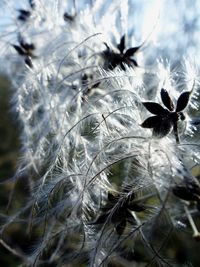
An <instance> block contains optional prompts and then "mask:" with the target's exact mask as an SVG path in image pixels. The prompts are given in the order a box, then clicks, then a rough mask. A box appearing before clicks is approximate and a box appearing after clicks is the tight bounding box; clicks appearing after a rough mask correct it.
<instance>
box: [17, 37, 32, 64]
mask: <svg viewBox="0 0 200 267" xmlns="http://www.w3.org/2000/svg"><path fill="white" fill-rule="evenodd" d="M18 41H19V45H14V44H13V47H14V48H15V50H16V51H17V53H18V54H19V55H20V56H23V57H24V61H25V63H26V64H27V65H28V66H29V67H30V68H32V67H33V64H32V58H36V56H35V55H34V54H33V51H34V50H35V45H34V44H33V43H30V44H29V43H26V42H25V41H24V39H23V38H22V36H21V35H19V36H18Z"/></svg>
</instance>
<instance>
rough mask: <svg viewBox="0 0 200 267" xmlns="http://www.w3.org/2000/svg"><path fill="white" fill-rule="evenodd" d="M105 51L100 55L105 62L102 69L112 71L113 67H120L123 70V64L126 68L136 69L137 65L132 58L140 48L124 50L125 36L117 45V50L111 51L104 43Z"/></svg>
mask: <svg viewBox="0 0 200 267" xmlns="http://www.w3.org/2000/svg"><path fill="white" fill-rule="evenodd" d="M105 45H106V48H107V49H106V50H105V51H103V52H102V53H101V55H102V57H103V59H104V60H105V64H104V68H105V69H108V70H113V69H114V68H115V67H117V66H120V67H121V68H122V69H123V70H125V66H124V64H127V65H128V66H135V67H137V66H138V64H137V62H136V60H135V59H133V58H132V57H133V56H134V55H135V53H136V52H138V51H139V49H140V48H141V45H140V46H136V47H131V48H128V49H126V48H125V35H123V36H122V38H121V40H120V43H119V44H118V45H117V50H118V51H114V50H112V49H111V48H110V47H109V46H108V45H107V44H106V43H105Z"/></svg>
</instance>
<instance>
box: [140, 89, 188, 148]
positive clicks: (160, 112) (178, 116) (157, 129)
mask: <svg viewBox="0 0 200 267" xmlns="http://www.w3.org/2000/svg"><path fill="white" fill-rule="evenodd" d="M160 94H161V100H162V102H163V104H164V106H165V107H166V108H163V107H162V106H161V105H160V104H158V103H155V102H143V103H142V104H143V105H144V106H145V108H146V109H147V110H148V111H149V112H151V113H152V114H154V115H156V116H152V117H149V118H147V119H146V120H145V121H144V122H143V123H142V124H141V126H142V127H143V128H152V129H153V136H157V137H160V138H162V137H164V136H166V135H167V134H168V133H169V132H170V131H171V129H172V128H173V131H174V134H175V138H176V142H177V143H179V134H178V121H180V120H181V121H183V120H185V115H184V114H183V112H182V111H183V110H184V109H185V108H186V106H187V104H188V101H189V98H190V94H191V91H186V92H183V93H182V94H181V95H180V96H179V98H178V100H177V104H176V109H175V108H174V103H173V101H172V99H171V98H170V96H169V94H168V92H167V91H166V90H165V89H163V88H162V89H161V93H160Z"/></svg>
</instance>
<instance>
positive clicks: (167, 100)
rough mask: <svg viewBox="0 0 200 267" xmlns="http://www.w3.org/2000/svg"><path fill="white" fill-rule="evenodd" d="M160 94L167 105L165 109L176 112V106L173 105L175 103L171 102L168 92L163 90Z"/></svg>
mask: <svg viewBox="0 0 200 267" xmlns="http://www.w3.org/2000/svg"><path fill="white" fill-rule="evenodd" d="M160 94H161V99H162V102H163V104H164V105H165V107H166V108H168V109H169V110H170V111H173V110H174V104H173V101H172V100H171V98H170V96H169V94H168V92H167V90H165V89H164V88H162V89H161V92H160Z"/></svg>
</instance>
